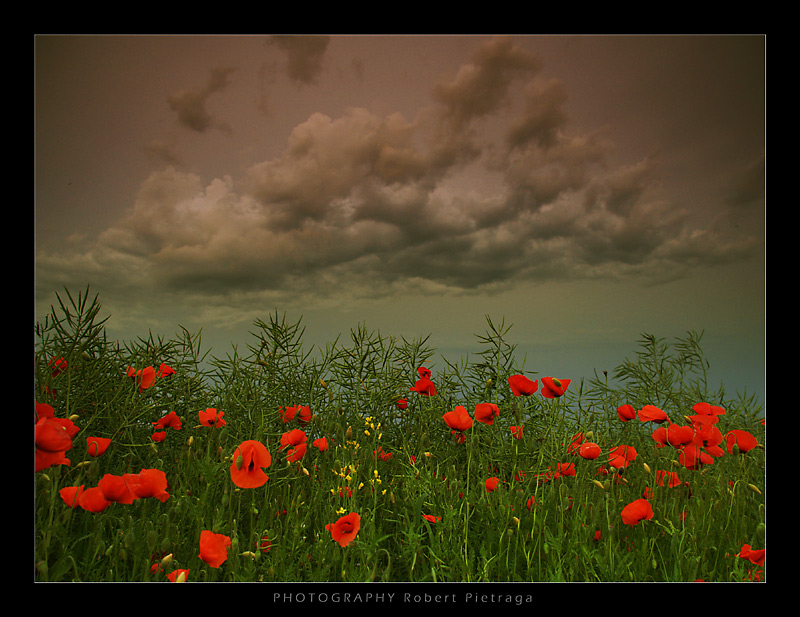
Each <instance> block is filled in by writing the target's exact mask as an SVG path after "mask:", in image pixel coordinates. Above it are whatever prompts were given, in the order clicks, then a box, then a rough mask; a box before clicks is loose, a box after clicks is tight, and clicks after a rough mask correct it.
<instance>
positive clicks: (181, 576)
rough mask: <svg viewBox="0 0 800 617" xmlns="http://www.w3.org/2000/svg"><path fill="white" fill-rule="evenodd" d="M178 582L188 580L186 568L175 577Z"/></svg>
mask: <svg viewBox="0 0 800 617" xmlns="http://www.w3.org/2000/svg"><path fill="white" fill-rule="evenodd" d="M175 582H176V583H185V582H186V570H181V571H180V572H178V576H176V577H175Z"/></svg>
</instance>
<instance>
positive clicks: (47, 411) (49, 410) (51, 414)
mask: <svg viewBox="0 0 800 617" xmlns="http://www.w3.org/2000/svg"><path fill="white" fill-rule="evenodd" d="M55 416H56V410H55V409H54V408H53V406H52V405H48V404H47V403H39V402H38V401H34V407H33V423H34V424H36V423H37V422H38V421H39V420H41V419H42V418H55Z"/></svg>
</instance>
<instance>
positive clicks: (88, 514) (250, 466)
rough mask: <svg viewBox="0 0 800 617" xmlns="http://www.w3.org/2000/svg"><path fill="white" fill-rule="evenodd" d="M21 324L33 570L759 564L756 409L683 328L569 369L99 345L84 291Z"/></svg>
mask: <svg viewBox="0 0 800 617" xmlns="http://www.w3.org/2000/svg"><path fill="white" fill-rule="evenodd" d="M56 299H57V300H56V302H55V303H54V304H53V306H52V307H51V311H50V314H49V315H47V317H46V318H45V319H43V320H42V321H41V322H38V323H37V324H36V326H35V349H34V366H35V381H34V384H35V385H34V388H35V411H34V441H35V470H34V519H35V520H34V535H35V538H34V561H35V572H34V576H35V580H36V581H37V582H65V581H82V582H93V581H115V582H182V581H186V582H190V583H191V582H215V581H220V582H223V581H224V582H303V581H332V582H338V581H347V582H371V581H385V582H488V581H491V582H516V581H528V582H610V581H620V582H692V581H705V582H759V581H766V565H765V552H766V551H765V542H766V502H765V493H766V490H765V480H766V476H765V455H766V450H765V441H766V436H765V428H766V427H765V420H764V411H765V410H764V408H763V405H762V404H760V403H758V402H757V401H756V400H755V399H754V398H753V397H749V398H748V397H746V395H743V394H739V393H737V394H729V393H727V392H726V391H725V388H724V386H723V385H719V386H717V387H716V388H712V386H711V385H710V384H709V368H710V367H709V364H708V361H707V360H706V358H705V356H704V355H703V352H702V349H701V339H702V334H698V333H696V332H688V333H686V335H685V336H682V337H679V338H675V339H672V340H665V339H661V338H658V337H657V336H655V335H652V334H642V335H641V338H640V340H639V341H634V342H632V349H633V351H632V353H631V355H630V357H628V358H626V359H624V360H623V361H621V363H620V364H619V365H618V366H617V367H616V369H615V370H613V371H610V372H608V373H606V372H602V373H599V374H598V373H596V374H595V375H594V376H592V377H591V378H580V379H577V378H575V377H574V376H570V375H551V374H550V373H549V372H548V368H547V367H546V366H541V367H533V368H528V367H525V366H524V361H521V360H520V359H519V358H518V357H517V354H516V353H515V346H514V344H513V342H511V340H510V337H511V332H510V331H511V330H512V328H511V326H507V325H506V324H505V323H504V322H501V323H495V322H493V321H492V319H491V318H489V317H487V319H486V321H487V328H486V332H485V333H483V334H479V335H476V341H475V351H474V352H473V353H471V354H470V355H468V356H466V357H464V358H459V359H458V360H452V361H451V360H448V359H445V360H441V359H438V358H437V357H436V355H435V350H433V349H431V348H429V347H428V342H427V341H428V338H429V337H428V338H422V339H419V340H406V339H404V338H402V337H400V338H396V337H393V336H384V335H382V334H380V333H379V332H374V331H371V330H369V329H368V328H366V326H358V327H355V328H354V329H352V330H351V331H350V332H349V333H348V334H347V335H346V336H340V337H339V338H338V339H337V340H335V341H333V342H331V343H329V344H328V345H327V346H326V347H325V348H324V349H307V348H306V346H305V345H304V342H303V327H302V323H301V322H300V321H297V322H294V321H287V320H286V318H285V316H282V315H280V314H278V313H277V312H276V313H275V314H273V315H269V316H267V317H265V320H264V321H262V320H256V321H255V322H254V323H253V328H252V332H251V336H252V339H251V340H250V342H249V343H248V344H247V348H246V349H241V350H240V349H237V348H235V347H232V348H231V351H230V352H229V353H227V354H226V355H225V356H224V357H216V356H213V355H211V354H210V353H208V352H204V351H202V339H201V335H200V334H199V333H191V332H189V331H186V330H185V329H182V328H181V329H180V331H179V332H178V333H177V334H176V336H175V338H173V339H171V340H164V339H163V338H159V337H154V336H153V335H149V336H148V337H147V338H139V339H137V340H135V341H129V342H118V341H110V340H108V338H107V335H106V331H105V321H104V320H101V319H100V317H99V315H100V310H101V305H100V303H99V299H98V297H97V296H94V297H92V296H91V295H90V293H89V289H88V288H87V289H86V291H85V292H81V293H79V294H77V295H75V294H73V293H71V292H69V291H68V290H65V292H63V293H60V294H56Z"/></svg>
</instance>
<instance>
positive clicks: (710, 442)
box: [687, 422, 725, 464]
mask: <svg viewBox="0 0 800 617" xmlns="http://www.w3.org/2000/svg"><path fill="white" fill-rule="evenodd" d="M693 428H694V436H693V437H692V442H691V444H689V445H694V446H697V447H698V448H702V449H703V450H704V453H705V454H708V455H710V456H712V457H719V456H723V455H724V454H725V450H723V449H722V447H721V446H720V444H721V443H722V442H723V436H722V432H721V431H720V430H719V429H718V428H717V427H716V426H715V425H714V424H708V423H705V422H696V423H695V424H694V427H693ZM687 447H688V446H687ZM710 462H713V460H712V461H710ZM704 464H709V463H704Z"/></svg>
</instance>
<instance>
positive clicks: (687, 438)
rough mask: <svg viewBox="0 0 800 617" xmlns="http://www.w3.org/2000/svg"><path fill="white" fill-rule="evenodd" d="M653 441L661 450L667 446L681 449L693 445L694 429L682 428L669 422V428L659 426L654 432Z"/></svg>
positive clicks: (689, 427)
mask: <svg viewBox="0 0 800 617" xmlns="http://www.w3.org/2000/svg"><path fill="white" fill-rule="evenodd" d="M653 439H654V440H655V441H656V443H657V444H658V447H659V448H660V447H663V446H667V445H670V446H672V447H674V448H680V447H682V446H685V445H688V444H690V443H692V440H693V439H694V429H693V428H692V427H691V426H680V425H678V424H675V423H673V422H669V424H668V425H667V426H659V427H658V428H657V429H656V430H654V431H653Z"/></svg>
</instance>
